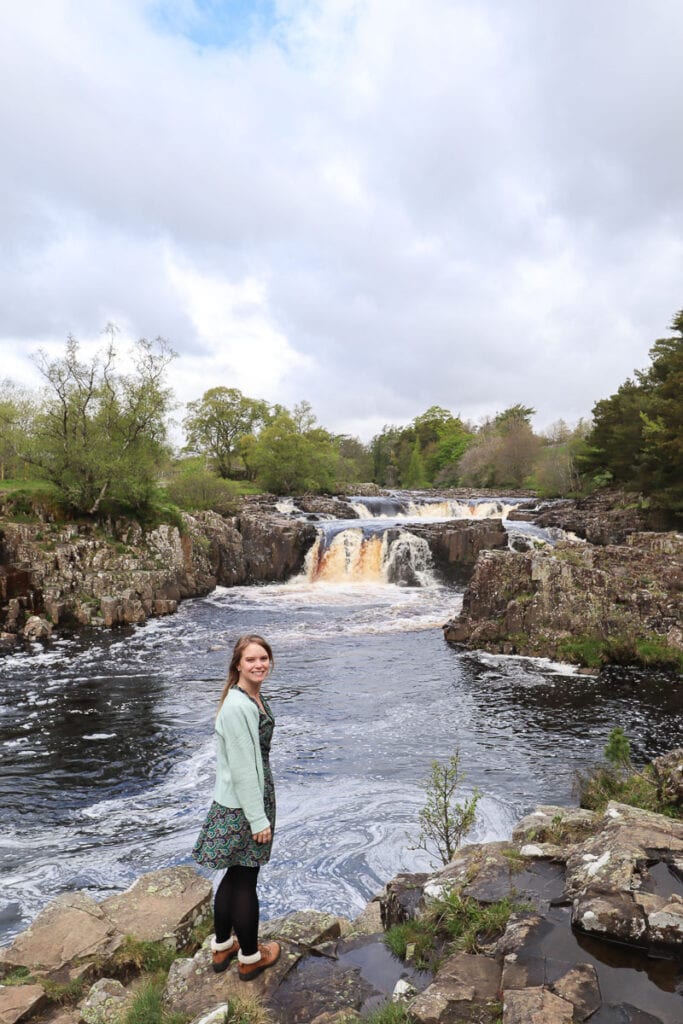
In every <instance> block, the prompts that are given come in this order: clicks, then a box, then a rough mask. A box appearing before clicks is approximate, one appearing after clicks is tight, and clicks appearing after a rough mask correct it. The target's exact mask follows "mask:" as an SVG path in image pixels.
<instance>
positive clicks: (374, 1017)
mask: <svg viewBox="0 0 683 1024" xmlns="http://www.w3.org/2000/svg"><path fill="white" fill-rule="evenodd" d="M363 1020H364V1021H365V1024H410V1021H411V1020H412V1018H411V1016H410V1014H409V1013H408V1011H407V1009H406V1007H405V1004H404V1003H385V1004H384V1006H378V1007H377V1009H376V1010H373V1011H372V1013H370V1014H368V1016H367V1017H364V1018H363Z"/></svg>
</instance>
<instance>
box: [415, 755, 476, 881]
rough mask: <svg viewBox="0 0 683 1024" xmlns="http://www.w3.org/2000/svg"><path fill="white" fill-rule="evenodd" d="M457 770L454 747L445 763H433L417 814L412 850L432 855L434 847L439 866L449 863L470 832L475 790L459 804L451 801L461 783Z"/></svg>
mask: <svg viewBox="0 0 683 1024" xmlns="http://www.w3.org/2000/svg"><path fill="white" fill-rule="evenodd" d="M464 779H465V774H464V772H462V770H461V768H460V751H459V750H458V749H457V748H456V750H455V752H454V753H453V754H451V756H450V758H449V759H448V761H447V762H445V763H443V764H442V763H440V762H439V761H432V768H431V772H430V775H429V777H428V779H427V780H426V782H425V793H426V796H427V801H426V803H425V805H424V807H423V808H422V810H421V811H420V813H419V822H420V834H419V836H418V841H417V845H416V847H415V849H418V850H426V851H427V852H428V853H432V852H433V850H434V848H436V852H437V853H438V855H439V857H440V859H441V861H442V863H444V864H448V862H449V861H450V860H451V859H452V857H453V855H454V854H455V851H456V850H457V848H458V846H459V845H460V843H461V842H462V840H463V839H464V838H465V836H466V835H467V834H468V833H469V832H470V831H471V830H472V828H473V826H474V822H475V818H476V811H477V803H478V802H479V798H480V796H481V794H480V793H479V791H478V790H477V789H475V790H474V792H473V793H472V796H471V797H470V798H469V799H467V800H464V801H463V802H462V803H459V802H456V800H455V799H454V795H455V791H456V789H457V788H458V786H459V785H460V784H461V783H462V782H463V781H464Z"/></svg>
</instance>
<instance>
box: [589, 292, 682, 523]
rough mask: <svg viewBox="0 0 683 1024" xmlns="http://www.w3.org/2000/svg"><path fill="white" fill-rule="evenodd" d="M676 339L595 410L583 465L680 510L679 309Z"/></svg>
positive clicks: (660, 346) (666, 341) (664, 342)
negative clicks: (644, 368)
mask: <svg viewBox="0 0 683 1024" xmlns="http://www.w3.org/2000/svg"><path fill="white" fill-rule="evenodd" d="M671 328H672V330H674V331H675V332H676V335H675V336H672V337H668V338H660V339H659V340H658V341H656V342H655V343H654V345H653V346H652V348H651V349H650V358H651V365H650V366H649V367H648V368H647V369H646V370H638V371H636V373H635V380H631V379H628V380H626V381H625V382H624V383H623V384H622V385H621V387H620V388H619V389H618V390H617V392H616V393H615V394H614V395H611V396H610V397H609V398H605V399H603V400H602V401H600V402H598V403H597V404H596V405H595V407H594V409H593V419H594V423H593V429H592V430H591V432H590V434H589V436H588V438H587V439H586V452H585V454H584V457H583V460H582V461H583V465H584V467H585V469H587V470H588V471H589V472H591V473H593V474H595V475H596V476H597V477H598V478H601V479H605V477H608V478H610V479H612V480H614V481H616V482H618V483H620V484H623V485H624V486H625V487H629V488H632V489H634V490H642V491H643V492H644V493H645V494H647V495H651V496H652V497H654V499H655V500H656V502H657V503H658V504H659V505H661V506H663V507H666V508H671V509H674V510H678V511H680V510H683V473H681V465H683V402H682V401H681V395H682V394H683V310H681V311H679V312H678V313H677V314H676V315H675V317H674V319H673V322H672V324H671Z"/></svg>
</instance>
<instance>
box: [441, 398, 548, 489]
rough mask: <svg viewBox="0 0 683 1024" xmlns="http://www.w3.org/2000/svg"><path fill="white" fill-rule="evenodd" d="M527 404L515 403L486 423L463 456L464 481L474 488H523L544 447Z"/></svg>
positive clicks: (461, 469) (460, 467) (461, 464)
mask: <svg viewBox="0 0 683 1024" xmlns="http://www.w3.org/2000/svg"><path fill="white" fill-rule="evenodd" d="M533 412H534V410H533V409H530V408H528V407H527V406H521V405H514V406H511V408H510V409H506V410H505V411H504V412H501V413H498V414H497V415H496V417H495V419H494V420H493V422H488V423H485V424H484V425H483V426H482V427H481V429H480V430H479V431H478V433H477V435H476V437H475V438H474V440H473V442H472V444H471V445H470V446H469V448H468V449H467V451H466V452H465V454H464V455H463V457H462V458H461V459H460V463H459V471H460V479H461V481H462V483H464V484H467V485H470V486H474V487H513V488H514V487H522V486H524V484H525V482H526V481H527V478H528V477H529V476H530V474H531V473H532V471H533V468H534V465H535V462H536V459H537V457H538V454H539V451H540V449H541V444H542V442H541V439H540V438H539V437H537V436H536V434H534V432H533V430H532V429H531V426H530V424H529V422H528V417H529V416H530V415H531V414H532V413H533Z"/></svg>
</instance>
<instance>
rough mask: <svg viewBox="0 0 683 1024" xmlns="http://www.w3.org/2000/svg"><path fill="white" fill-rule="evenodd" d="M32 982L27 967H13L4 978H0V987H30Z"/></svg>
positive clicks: (32, 978) (31, 976)
mask: <svg viewBox="0 0 683 1024" xmlns="http://www.w3.org/2000/svg"><path fill="white" fill-rule="evenodd" d="M34 981H35V978H34V977H33V975H32V974H31V972H30V970H29V969H28V967H13V968H12V970H11V971H8V972H7V974H6V975H5V976H4V978H3V977H0V985H31V984H32V983H33V982H34Z"/></svg>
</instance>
